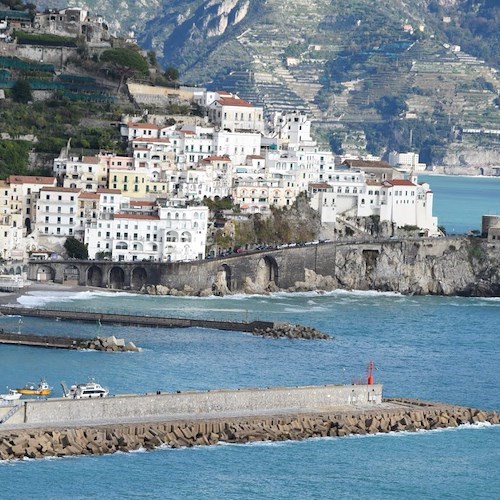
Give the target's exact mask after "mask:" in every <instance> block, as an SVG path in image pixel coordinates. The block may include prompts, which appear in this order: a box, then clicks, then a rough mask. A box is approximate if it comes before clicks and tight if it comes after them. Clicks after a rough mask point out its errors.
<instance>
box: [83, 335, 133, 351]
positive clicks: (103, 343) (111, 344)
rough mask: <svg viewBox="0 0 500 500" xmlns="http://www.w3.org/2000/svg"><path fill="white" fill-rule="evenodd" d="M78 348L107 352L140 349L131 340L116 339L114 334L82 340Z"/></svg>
mask: <svg viewBox="0 0 500 500" xmlns="http://www.w3.org/2000/svg"><path fill="white" fill-rule="evenodd" d="M80 349H93V350H95V351H108V352H139V351H140V350H141V349H140V348H139V347H137V346H136V345H135V344H134V343H133V342H127V343H125V340H124V339H117V338H116V337H115V336H114V335H111V337H96V338H94V339H92V340H87V341H85V342H82V344H81V345H80Z"/></svg>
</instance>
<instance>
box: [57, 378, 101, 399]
mask: <svg viewBox="0 0 500 500" xmlns="http://www.w3.org/2000/svg"><path fill="white" fill-rule="evenodd" d="M61 386H62V389H63V397H65V398H70V399H87V398H105V397H106V396H107V395H108V394H109V390H108V389H106V388H104V387H103V386H102V385H101V384H98V383H97V382H96V381H95V380H94V379H89V381H88V382H87V383H86V384H74V385H72V386H71V387H70V388H69V390H68V389H67V387H66V386H65V385H64V383H61Z"/></svg>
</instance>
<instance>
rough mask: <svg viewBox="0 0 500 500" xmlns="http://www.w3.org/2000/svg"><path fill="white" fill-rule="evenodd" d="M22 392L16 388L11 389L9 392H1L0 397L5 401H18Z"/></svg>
mask: <svg viewBox="0 0 500 500" xmlns="http://www.w3.org/2000/svg"><path fill="white" fill-rule="evenodd" d="M21 396H22V394H21V393H20V392H18V391H16V390H14V389H9V392H8V393H7V394H0V399H2V400H3V401H16V400H17V399H19V398H20V397H21Z"/></svg>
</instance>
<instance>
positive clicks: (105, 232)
mask: <svg viewBox="0 0 500 500" xmlns="http://www.w3.org/2000/svg"><path fill="white" fill-rule="evenodd" d="M207 218H208V208H207V207H176V206H164V207H156V208H154V209H152V210H138V211H134V210H130V211H122V212H121V213H117V214H114V216H113V217H112V218H111V219H105V220H104V219H103V220H98V221H97V222H96V223H93V224H90V225H89V226H88V227H87V228H86V231H85V241H86V242H88V249H89V257H90V258H96V254H98V253H100V252H111V256H112V259H113V260H117V261H135V260H153V261H161V262H175V261H182V260H196V259H203V258H204V256H205V246H206V236H207Z"/></svg>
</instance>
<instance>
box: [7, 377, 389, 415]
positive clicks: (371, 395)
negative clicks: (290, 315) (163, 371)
mask: <svg viewBox="0 0 500 500" xmlns="http://www.w3.org/2000/svg"><path fill="white" fill-rule="evenodd" d="M381 399H382V386H381V385H380V384H374V385H324V386H311V387H272V388H267V389H260V388H258V389H239V390H216V391H189V392H179V393H160V394H147V395H140V396H139V395H129V396H127V395H125V396H123V395H121V396H114V397H107V398H102V399H90V400H88V399H87V400H83V399H78V400H73V399H66V398H51V399H48V400H45V401H36V400H30V401H25V402H24V405H25V408H24V411H23V412H19V414H18V415H17V417H16V415H14V416H13V418H12V420H9V421H8V422H9V424H11V423H17V422H19V423H20V421H21V422H24V423H25V424H28V425H49V424H53V423H55V422H67V423H70V422H85V423H89V424H90V423H92V422H99V421H103V420H116V421H119V420H120V419H121V420H122V421H124V420H126V419H129V420H130V419H138V418H153V417H154V418H160V417H161V418H175V417H177V416H179V415H200V414H203V415H207V416H210V417H216V416H217V415H218V414H227V413H231V412H232V413H235V412H241V413H244V414H259V412H264V413H266V412H270V411H273V412H277V413H280V412H290V411H300V410H303V409H307V410H308V411H331V410H332V408H335V407H338V406H339V405H348V406H349V405H350V406H352V407H356V405H363V404H364V405H366V404H373V405H376V404H378V403H380V402H381Z"/></svg>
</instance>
